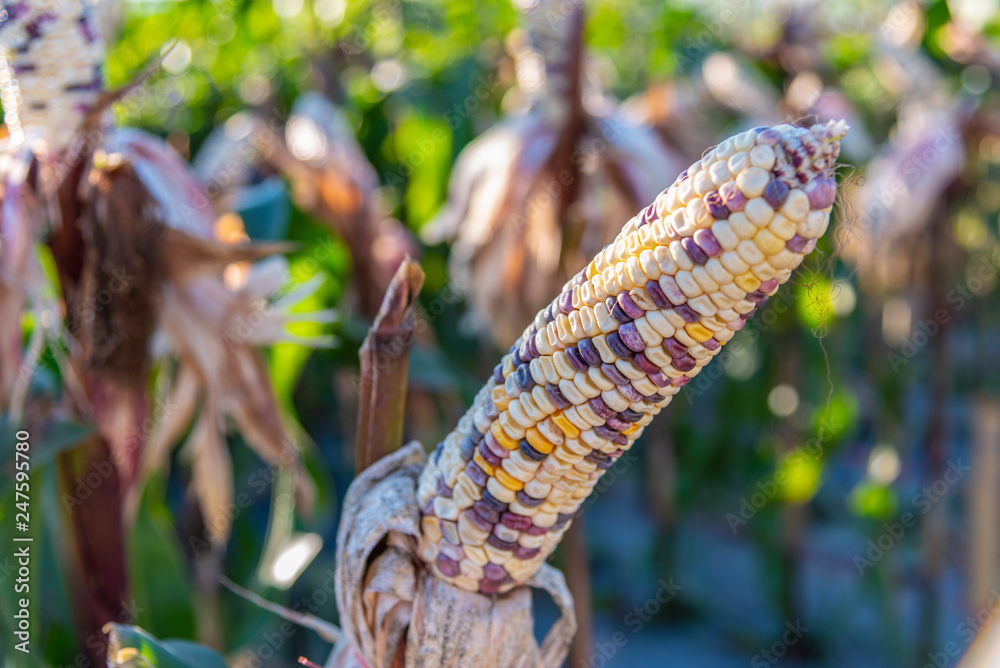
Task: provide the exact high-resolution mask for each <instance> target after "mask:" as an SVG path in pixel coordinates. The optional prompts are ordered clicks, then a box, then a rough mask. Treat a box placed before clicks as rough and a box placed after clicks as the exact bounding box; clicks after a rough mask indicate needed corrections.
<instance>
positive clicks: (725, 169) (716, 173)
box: [708, 160, 732, 188]
mask: <svg viewBox="0 0 1000 668" xmlns="http://www.w3.org/2000/svg"><path fill="white" fill-rule="evenodd" d="M708 173H709V175H710V176H711V177H712V185H714V186H715V187H716V188H718V187H719V186H721V185H722V184H723V183H725V182H726V181H728V180H729V179H730V178H731V177H732V174H730V173H729V166H728V165H727V164H726V161H725V160H720V161H718V162H713V163H712V166H711V167H709V168H708Z"/></svg>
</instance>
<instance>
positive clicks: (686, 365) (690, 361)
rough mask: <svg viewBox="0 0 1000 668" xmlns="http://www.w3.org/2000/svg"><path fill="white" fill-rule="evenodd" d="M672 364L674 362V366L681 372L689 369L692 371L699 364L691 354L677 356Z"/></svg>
mask: <svg viewBox="0 0 1000 668" xmlns="http://www.w3.org/2000/svg"><path fill="white" fill-rule="evenodd" d="M671 364H673V366H674V368H675V369H677V370H678V371H680V372H681V373H687V372H688V371H691V370H692V369H694V368H695V367H696V366H697V364H696V363H695V361H694V358H693V357H691V356H690V355H684V356H682V357H675V358H674V360H673V362H671Z"/></svg>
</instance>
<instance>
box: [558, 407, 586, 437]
mask: <svg viewBox="0 0 1000 668" xmlns="http://www.w3.org/2000/svg"><path fill="white" fill-rule="evenodd" d="M552 421H553V422H555V423H556V426H557V427H559V428H560V429H562V432H563V433H564V434H566V437H567V438H576V437H578V436H579V435H580V430H579V429H577V428H576V425H574V424H573V423H572V422H570V421H569V419H568V418H567V417H566V416H565V415H563V412H562V411H559V412H558V413H554V414H553V415H552Z"/></svg>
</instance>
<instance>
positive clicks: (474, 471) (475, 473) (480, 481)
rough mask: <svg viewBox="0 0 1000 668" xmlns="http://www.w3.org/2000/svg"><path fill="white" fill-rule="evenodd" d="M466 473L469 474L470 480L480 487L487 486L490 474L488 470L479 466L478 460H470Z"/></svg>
mask: <svg viewBox="0 0 1000 668" xmlns="http://www.w3.org/2000/svg"><path fill="white" fill-rule="evenodd" d="M465 475H467V476H469V480H471V481H472V482H474V483H476V484H477V485H479V486H480V487H486V481H487V479H488V478H489V476H487V475H486V471H484V470H482V469H481V468H479V464H477V463H476V462H469V465H468V466H466V467H465Z"/></svg>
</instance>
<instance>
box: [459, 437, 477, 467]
mask: <svg viewBox="0 0 1000 668" xmlns="http://www.w3.org/2000/svg"><path fill="white" fill-rule="evenodd" d="M474 454H476V442H475V441H474V440H473V439H472V437H471V436H466V437H465V438H464V439H462V445H460V446H458V456H459V457H461V458H462V461H463V462H467V461H470V460H471V459H472V456H473V455H474Z"/></svg>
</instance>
